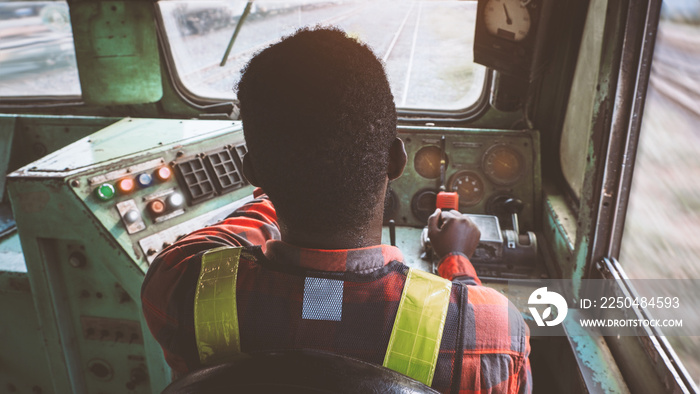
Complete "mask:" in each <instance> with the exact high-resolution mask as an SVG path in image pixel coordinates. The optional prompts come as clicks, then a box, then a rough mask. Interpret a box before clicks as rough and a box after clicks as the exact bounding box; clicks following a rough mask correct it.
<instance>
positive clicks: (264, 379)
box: [163, 350, 437, 394]
mask: <svg viewBox="0 0 700 394" xmlns="http://www.w3.org/2000/svg"><path fill="white" fill-rule="evenodd" d="M175 393H177V394H190V393H206V394H222V393H314V394H315V393H353V394H354V393H377V394H380V393H382V394H383V393H391V394H394V393H402V394H419V393H421V394H424V393H437V391H435V390H433V389H431V388H430V387H428V386H426V385H424V384H423V383H420V382H418V381H416V380H413V379H411V378H409V377H408V376H405V375H402V374H400V373H398V372H396V371H392V370H390V369H388V368H384V367H382V366H379V365H374V364H370V363H367V362H364V361H360V360H356V359H354V358H350V357H345V356H340V355H337V354H332V353H326V352H319V351H313V350H291V351H283V352H268V353H260V354H255V355H253V356H251V357H250V358H247V359H244V360H239V361H236V362H232V363H227V364H220V365H215V366H212V367H208V368H204V369H200V370H198V371H195V372H192V373H190V374H188V375H185V376H183V377H182V378H180V379H178V380H176V381H174V382H173V383H171V384H170V385H169V386H168V387H166V388H165V390H164V391H163V394H175Z"/></svg>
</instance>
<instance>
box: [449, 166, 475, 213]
mask: <svg viewBox="0 0 700 394" xmlns="http://www.w3.org/2000/svg"><path fill="white" fill-rule="evenodd" d="M448 189H449V190H452V191H453V192H457V194H458V195H459V205H461V206H470V205H476V204H478V203H479V201H481V199H482V198H484V181H482V180H481V178H480V177H479V175H477V174H476V173H475V172H473V171H459V172H457V173H455V174H454V175H452V177H451V178H450V182H449V186H448Z"/></svg>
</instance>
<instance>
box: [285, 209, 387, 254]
mask: <svg viewBox="0 0 700 394" xmlns="http://www.w3.org/2000/svg"><path fill="white" fill-rule="evenodd" d="M279 224H280V233H281V236H282V241H284V242H286V243H288V244H290V245H294V246H298V247H301V248H307V249H327V250H333V249H358V248H366V247H369V246H376V245H380V244H381V243H382V218H381V217H379V218H378V219H374V220H371V221H370V223H368V225H367V227H366V228H364V229H355V228H352V229H347V230H346V231H342V232H328V231H318V232H312V231H308V230H305V231H300V230H298V229H295V228H289V227H287V226H285V225H284V223H283V222H282V221H280V223H279Z"/></svg>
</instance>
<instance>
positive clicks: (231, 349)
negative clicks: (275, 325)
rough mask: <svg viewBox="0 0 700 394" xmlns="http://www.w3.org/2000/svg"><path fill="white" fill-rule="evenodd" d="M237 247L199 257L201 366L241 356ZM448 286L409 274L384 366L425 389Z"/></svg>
mask: <svg viewBox="0 0 700 394" xmlns="http://www.w3.org/2000/svg"><path fill="white" fill-rule="evenodd" d="M241 249H242V248H240V247H239V248H234V247H226V246H225V247H220V248H216V249H212V250H210V251H208V252H206V253H205V254H204V255H203V256H202V270H201V272H200V275H199V280H198V282H197V290H196V293H195V299H194V328H195V337H196V342H197V349H198V351H199V359H200V361H201V363H202V364H204V365H211V364H217V363H222V362H227V361H232V360H235V359H237V358H240V357H245V355H244V354H243V353H242V352H241V339H240V332H239V329H238V311H237V305H236V279H237V275H238V262H239V260H240V256H241ZM451 289H452V283H451V282H450V281H448V280H446V279H443V278H440V277H437V276H435V275H432V274H429V273H426V272H423V271H420V270H415V269H412V268H411V269H409V271H408V274H407V276H406V282H405V284H404V288H403V292H402V294H401V300H400V301H399V307H398V310H397V312H396V319H395V320H394V326H393V328H392V330H391V336H390V338H389V345H388V346H387V350H386V354H385V356H384V363H383V364H382V365H383V366H384V367H387V368H389V369H392V370H394V371H397V372H400V373H402V374H404V375H407V376H409V377H411V378H413V379H415V380H418V381H420V382H422V383H424V384H426V385H428V386H430V384H431V383H432V381H433V375H434V374H435V365H436V363H437V359H438V353H439V351H440V341H441V340H442V332H443V328H444V327H445V318H446V317H447V307H448V305H449V302H450V291H451Z"/></svg>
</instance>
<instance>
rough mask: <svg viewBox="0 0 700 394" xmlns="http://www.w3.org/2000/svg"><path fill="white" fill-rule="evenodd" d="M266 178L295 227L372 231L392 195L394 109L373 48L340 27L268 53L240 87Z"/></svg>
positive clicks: (309, 32) (262, 179) (248, 135)
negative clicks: (387, 190) (387, 187)
mask: <svg viewBox="0 0 700 394" xmlns="http://www.w3.org/2000/svg"><path fill="white" fill-rule="evenodd" d="M238 100H239V105H240V110H241V119H242V120H243V130H244V133H245V139H246V143H247V145H248V151H249V154H250V160H251V162H252V164H253V168H254V170H255V174H256V177H257V178H258V183H259V184H260V186H262V188H263V189H264V190H265V192H266V193H267V194H268V196H269V198H270V200H271V201H272V203H273V204H274V205H275V208H276V210H277V213H278V215H279V217H280V218H281V219H283V221H284V223H285V224H286V225H287V226H288V227H289V228H295V229H304V230H310V231H313V232H324V231H334V232H337V231H341V232H342V231H348V230H350V231H351V232H354V231H357V230H365V229H366V225H367V224H368V222H369V219H370V218H371V215H372V213H373V210H374V209H375V207H376V204H378V203H379V200H380V199H382V198H383V197H384V196H383V195H382V194H381V193H379V191H380V190H381V188H383V186H384V182H386V176H387V168H388V164H389V149H390V147H391V144H392V143H393V141H394V139H395V138H396V107H395V105H394V96H393V95H392V93H391V88H390V86H389V81H388V79H387V76H386V73H385V72H384V67H383V65H382V63H381V61H380V60H379V59H377V57H376V56H375V55H374V53H373V52H372V50H371V49H370V48H369V47H367V46H366V45H365V44H363V43H361V42H359V41H358V40H356V39H354V38H350V37H348V36H347V35H346V34H345V33H344V32H342V31H341V30H338V29H335V28H320V27H317V28H313V29H309V28H305V29H301V30H298V31H297V32H296V33H295V34H293V35H291V36H288V37H286V38H284V39H282V41H280V42H278V43H276V44H274V45H272V46H270V47H268V48H266V49H264V50H263V51H261V52H260V53H258V54H257V55H256V56H254V57H253V58H252V59H251V60H250V62H249V63H248V64H247V65H246V66H245V68H244V69H243V72H242V76H241V80H240V82H239V83H238Z"/></svg>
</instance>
